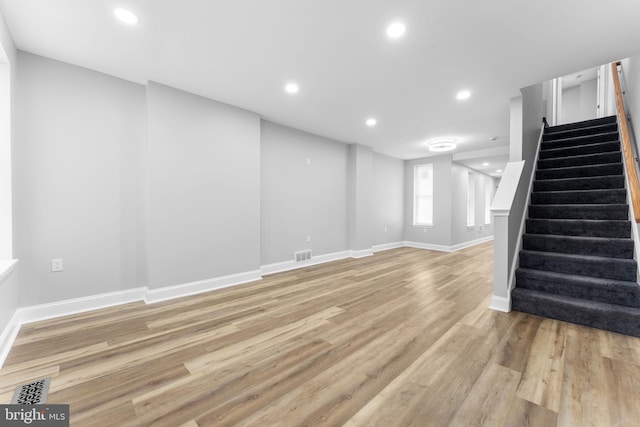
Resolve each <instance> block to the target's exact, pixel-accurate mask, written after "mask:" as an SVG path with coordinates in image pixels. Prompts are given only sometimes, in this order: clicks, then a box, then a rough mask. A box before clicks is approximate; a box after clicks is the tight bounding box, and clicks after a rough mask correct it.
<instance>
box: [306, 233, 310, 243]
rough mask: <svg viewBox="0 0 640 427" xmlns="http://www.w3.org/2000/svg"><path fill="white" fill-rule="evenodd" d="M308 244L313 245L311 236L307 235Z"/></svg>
mask: <svg viewBox="0 0 640 427" xmlns="http://www.w3.org/2000/svg"><path fill="white" fill-rule="evenodd" d="M307 243H311V234H307Z"/></svg>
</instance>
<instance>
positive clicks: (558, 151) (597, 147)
mask: <svg viewBox="0 0 640 427" xmlns="http://www.w3.org/2000/svg"><path fill="white" fill-rule="evenodd" d="M614 151H620V143H619V142H607V143H602V144H591V145H582V146H579V147H570V148H554V149H551V150H541V151H540V158H541V159H554V158H557V157H569V156H582V155H585V154H595V153H610V152H614Z"/></svg>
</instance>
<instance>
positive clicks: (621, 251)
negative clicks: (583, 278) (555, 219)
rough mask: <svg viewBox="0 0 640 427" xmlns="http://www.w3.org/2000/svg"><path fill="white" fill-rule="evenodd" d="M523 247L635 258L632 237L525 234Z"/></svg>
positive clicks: (533, 249) (544, 250) (531, 249)
mask: <svg viewBox="0 0 640 427" xmlns="http://www.w3.org/2000/svg"><path fill="white" fill-rule="evenodd" d="M522 248H523V249H526V250H530V251H541V252H555V253H562V254H575V255H591V256H606V257H611V258H621V259H633V240H631V239H625V240H602V239H597V240H594V241H586V240H577V241H576V240H572V239H571V238H566V237H565V238H563V237H561V236H550V235H545V234H525V235H524V236H522Z"/></svg>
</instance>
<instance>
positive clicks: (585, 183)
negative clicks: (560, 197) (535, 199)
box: [533, 175, 624, 191]
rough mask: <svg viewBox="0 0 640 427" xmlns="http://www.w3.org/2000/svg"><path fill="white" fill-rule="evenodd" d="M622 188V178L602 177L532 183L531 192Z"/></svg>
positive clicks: (621, 176) (620, 176) (619, 176)
mask: <svg viewBox="0 0 640 427" xmlns="http://www.w3.org/2000/svg"><path fill="white" fill-rule="evenodd" d="M609 188H624V176H623V175H618V176H603V177H596V178H578V179H556V180H554V179H549V180H536V181H534V182H533V191H566V190H602V189H609Z"/></svg>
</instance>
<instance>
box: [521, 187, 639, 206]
mask: <svg viewBox="0 0 640 427" xmlns="http://www.w3.org/2000/svg"><path fill="white" fill-rule="evenodd" d="M626 191H627V190H626V189H624V188H593V189H591V188H590V189H588V190H578V189H575V190H574V189H571V190H551V191H549V190H547V191H532V193H538V194H547V193H604V194H606V193H611V192H620V193H622V192H626ZM587 204H589V203H587ZM591 204H593V203H591ZM602 204H608V203H602ZM618 204H619V203H618Z"/></svg>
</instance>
